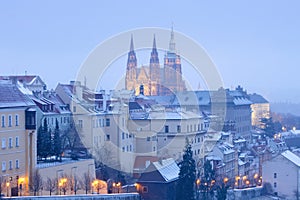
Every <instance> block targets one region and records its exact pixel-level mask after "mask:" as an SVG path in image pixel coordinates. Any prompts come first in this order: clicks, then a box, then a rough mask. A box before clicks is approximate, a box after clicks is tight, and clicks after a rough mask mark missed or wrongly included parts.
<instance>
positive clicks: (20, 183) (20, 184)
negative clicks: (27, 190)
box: [18, 177, 25, 196]
mask: <svg viewBox="0 0 300 200" xmlns="http://www.w3.org/2000/svg"><path fill="white" fill-rule="evenodd" d="M24 180H25V179H24V178H23V177H22V178H19V179H18V184H19V186H20V196H22V189H23V183H24Z"/></svg>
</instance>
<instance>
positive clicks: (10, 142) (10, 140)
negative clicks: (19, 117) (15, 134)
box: [8, 137, 13, 148]
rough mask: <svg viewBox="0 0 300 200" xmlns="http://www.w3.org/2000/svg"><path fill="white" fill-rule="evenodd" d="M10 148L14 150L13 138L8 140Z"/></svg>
mask: <svg viewBox="0 0 300 200" xmlns="http://www.w3.org/2000/svg"><path fill="white" fill-rule="evenodd" d="M8 147H9V148H12V147H13V145H12V138H11V137H10V138H8Z"/></svg>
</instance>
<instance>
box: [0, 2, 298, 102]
mask: <svg viewBox="0 0 300 200" xmlns="http://www.w3.org/2000/svg"><path fill="white" fill-rule="evenodd" d="M185 2H188V3H185ZM299 10H300V2H299V1H274V0H272V1H271V0H270V1H261V0H252V1H238V0H237V1H175V0H174V1H74V0H72V1H71V0H69V1H14V0H9V1H8V0H7V1H0V74H4V75H6V74H24V71H25V70H27V72H28V74H39V75H40V76H41V77H42V78H43V79H44V80H45V81H46V83H48V85H49V87H50V88H54V87H55V86H56V84H57V82H61V83H66V82H69V81H70V80H72V79H74V78H75V76H76V73H77V70H78V68H79V67H80V65H81V64H82V62H83V61H84V60H85V58H86V57H87V56H88V54H89V53H90V52H91V51H92V50H93V49H94V48H95V47H96V46H97V45H98V44H99V43H101V42H102V41H104V40H105V39H107V38H108V37H111V36H113V35H115V34H118V33H120V32H123V31H127V30H129V29H134V28H140V27H162V28H169V27H170V26H171V23H172V22H174V28H175V30H176V31H179V32H181V33H184V34H186V35H188V36H190V37H191V38H193V39H194V40H196V41H197V42H198V43H199V44H200V45H202V46H203V47H204V48H205V49H206V51H207V52H208V54H209V55H210V57H211V58H212V60H213V61H214V63H215V64H216V65H217V67H218V69H219V71H220V73H221V75H222V77H223V80H224V84H225V86H226V87H229V88H230V87H232V86H234V87H235V86H237V85H238V84H240V85H242V86H243V87H244V88H246V89H247V90H248V91H249V92H258V93H261V94H263V95H264V96H265V97H267V98H268V99H269V100H270V101H292V102H300V81H299V77H300V70H299V68H300V65H299V64H300V56H299V53H300V20H299V19H300V12H299ZM128 45H129V41H128ZM141 62H145V61H141ZM125 65H126V63H124V66H121V68H122V69H120V70H124V71H125ZM183 68H184V66H183Z"/></svg>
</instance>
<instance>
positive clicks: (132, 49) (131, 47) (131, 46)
mask: <svg viewBox="0 0 300 200" xmlns="http://www.w3.org/2000/svg"><path fill="white" fill-rule="evenodd" d="M130 51H134V46H133V35H132V34H131V40H130Z"/></svg>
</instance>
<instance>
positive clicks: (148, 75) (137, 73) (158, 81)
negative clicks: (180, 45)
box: [125, 29, 186, 96]
mask: <svg viewBox="0 0 300 200" xmlns="http://www.w3.org/2000/svg"><path fill="white" fill-rule="evenodd" d="M125 87H126V89H127V90H135V93H136V95H137V94H139V93H140V92H142V93H143V94H144V95H146V96H155V95H171V94H173V93H174V92H179V91H185V90H186V86H185V82H184V81H183V79H182V70H181V58H180V55H178V54H177V53H176V49H175V41H174V32H173V29H172V31H171V39H170V43H169V49H168V51H167V52H166V54H165V56H164V65H163V67H161V66H160V64H159V58H158V52H157V48H156V40H155V36H154V39H153V47H152V51H151V57H150V65H149V66H141V67H139V68H138V67H137V57H136V54H135V51H134V45H133V37H132V36H131V42H130V50H129V53H128V60H127V68H126V80H125ZM140 88H143V91H140Z"/></svg>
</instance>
